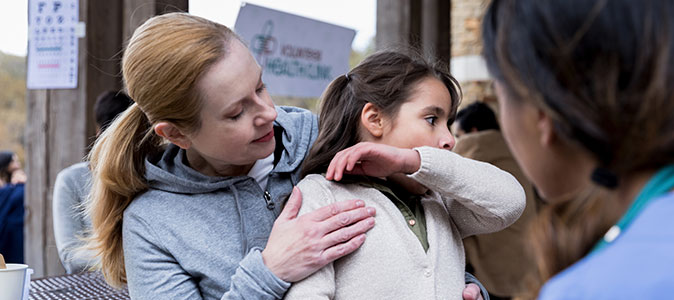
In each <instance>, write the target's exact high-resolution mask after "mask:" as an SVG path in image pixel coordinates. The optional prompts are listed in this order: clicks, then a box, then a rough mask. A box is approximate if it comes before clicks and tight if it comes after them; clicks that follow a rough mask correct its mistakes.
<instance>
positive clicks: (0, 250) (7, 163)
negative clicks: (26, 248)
mask: <svg viewBox="0 0 674 300" xmlns="http://www.w3.org/2000/svg"><path fill="white" fill-rule="evenodd" d="M25 182H26V174H25V173H24V171H23V169H22V168H21V162H20V161H19V159H18V157H17V156H16V154H14V153H13V152H11V151H0V254H2V255H3V256H4V257H5V261H6V262H8V263H19V264H22V263H23V262H24V261H23V223H24V200H23V199H24V196H23V195H24V183H25Z"/></svg>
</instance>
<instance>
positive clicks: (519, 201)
mask: <svg viewBox="0 0 674 300" xmlns="http://www.w3.org/2000/svg"><path fill="white" fill-rule="evenodd" d="M415 150H417V151H418V152H419V155H420V157H421V167H420V168H419V170H418V171H417V172H415V173H413V174H411V175H409V177H411V178H413V179H415V180H416V181H418V182H419V183H421V184H423V185H425V186H426V187H428V188H430V189H431V190H433V191H436V192H438V193H439V194H440V195H442V197H443V198H444V199H446V200H448V201H449V202H451V203H450V204H449V207H448V208H447V209H448V210H449V213H450V215H451V216H452V219H453V221H454V223H456V225H457V226H458V228H459V231H460V232H461V235H462V237H466V236H470V235H475V234H482V233H489V232H495V231H499V230H501V229H503V228H505V227H507V226H509V225H510V224H512V223H513V222H515V221H516V220H517V218H519V216H520V215H521V214H522V212H523V211H524V206H525V202H526V198H525V194H524V190H523V189H522V186H521V185H520V184H519V183H518V182H517V180H516V179H515V177H513V176H512V175H510V174H509V173H508V172H505V171H502V170H501V169H499V168H497V167H495V166H493V165H491V164H488V163H483V162H479V161H476V160H472V159H468V158H464V157H461V156H460V155H458V154H456V153H454V152H450V151H447V150H442V149H436V148H431V147H420V148H416V149H415Z"/></svg>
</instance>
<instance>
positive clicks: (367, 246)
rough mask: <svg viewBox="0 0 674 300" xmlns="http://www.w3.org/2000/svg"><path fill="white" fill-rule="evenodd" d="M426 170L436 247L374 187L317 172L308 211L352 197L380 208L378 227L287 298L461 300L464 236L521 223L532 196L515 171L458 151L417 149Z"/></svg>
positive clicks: (306, 182) (307, 187)
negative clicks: (425, 241)
mask: <svg viewBox="0 0 674 300" xmlns="http://www.w3.org/2000/svg"><path fill="white" fill-rule="evenodd" d="M416 150H417V151H418V152H419V154H420V155H421V168H420V169H419V170H418V171H417V172H416V173H414V174H412V175H409V176H410V177H411V178H413V179H415V180H417V181H418V182H420V183H421V184H423V185H425V186H426V187H428V188H429V189H430V190H431V191H430V192H429V193H427V195H425V196H424V197H423V198H422V199H421V202H422V205H423V207H424V212H425V215H426V226H427V233H428V242H429V248H428V252H425V251H424V249H423V247H422V246H421V243H420V242H419V240H418V239H417V237H416V236H415V235H414V233H413V232H412V231H411V230H410V229H409V228H408V226H407V223H406V222H405V219H404V217H403V215H402V213H401V212H400V210H399V209H398V208H397V207H396V206H395V204H393V203H392V202H391V200H389V199H388V198H387V197H386V196H385V195H383V194H382V193H380V192H379V191H378V190H376V189H374V188H368V187H363V186H361V185H358V184H340V183H336V182H333V181H328V180H326V179H325V178H324V177H323V176H320V175H309V176H307V177H306V178H304V179H303V180H302V181H301V182H300V183H299V184H298V187H299V188H300V190H301V191H302V198H303V199H304V200H303V204H302V208H301V210H300V214H304V213H307V212H310V211H313V210H316V209H318V208H320V207H323V206H325V205H328V204H330V203H334V202H337V201H341V200H347V199H362V200H363V201H365V203H366V205H368V206H372V207H375V208H376V209H377V215H376V217H375V227H374V228H373V229H372V230H370V231H369V232H368V233H367V238H366V240H365V243H364V244H363V245H362V246H361V247H360V248H359V249H358V250H356V251H355V252H354V253H352V254H350V255H348V256H345V257H343V258H341V259H339V260H337V261H335V262H334V263H331V264H329V265H327V266H325V267H324V268H323V269H321V270H319V271H318V272H316V273H314V274H313V275H311V276H309V277H307V278H306V279H304V280H302V281H300V282H297V283H294V284H293V285H292V286H291V288H290V290H289V291H288V292H287V293H286V296H285V299H461V293H462V291H463V289H464V286H465V282H464V271H465V258H464V250H463V244H462V242H461V240H462V239H463V238H464V237H466V236H470V235H474V234H482V233H488V232H494V231H498V230H501V229H503V228H505V227H506V226H508V225H510V224H511V223H513V222H515V220H517V218H518V217H519V216H520V214H521V213H522V211H523V210H524V205H525V195H524V191H523V190H522V187H521V186H520V185H519V183H518V182H517V180H515V178H514V177H513V176H511V175H510V174H508V173H507V172H504V171H501V170H500V169H498V168H496V167H494V166H492V165H490V164H487V163H482V162H479V161H475V160H471V159H467V158H463V157H461V156H459V155H457V154H455V153H453V152H450V151H446V150H440V149H435V148H430V147H422V148H417V149H416Z"/></svg>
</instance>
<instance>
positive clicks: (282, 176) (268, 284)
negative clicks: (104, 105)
mask: <svg viewBox="0 0 674 300" xmlns="http://www.w3.org/2000/svg"><path fill="white" fill-rule="evenodd" d="M276 110H277V112H278V117H277V118H276V121H275V124H274V125H275V128H274V129H275V138H276V151H275V155H274V156H275V160H274V162H275V166H274V169H273V170H272V171H271V173H270V175H269V181H268V184H267V192H268V194H267V193H265V191H263V190H262V189H261V188H260V186H259V185H258V184H257V183H256V181H255V180H254V179H253V178H251V177H249V176H236V177H210V176H206V175H204V174H201V173H199V172H197V171H195V170H193V169H191V168H190V167H188V166H186V165H185V164H184V161H185V152H184V151H183V150H182V149H180V148H178V147H177V146H175V145H169V146H168V147H167V148H166V150H165V151H164V152H163V153H160V154H159V155H157V156H155V157H149V158H148V159H147V160H146V161H145V168H146V178H147V181H148V184H149V190H147V191H146V192H144V193H143V194H141V195H139V196H137V197H136V198H135V199H134V200H133V201H132V202H131V204H130V205H129V207H128V208H127V209H126V210H125V211H124V221H123V244H124V260H125V267H126V275H127V280H128V287H129V293H130V295H131V297H132V298H133V299H276V298H281V297H283V294H284V293H285V292H286V290H287V289H288V287H289V286H290V283H288V282H284V281H283V280H281V279H279V278H278V277H276V276H275V275H274V274H273V273H272V272H271V271H270V270H269V269H268V268H267V267H266V266H265V265H264V263H263V261H262V255H261V250H262V249H263V248H264V247H265V245H266V243H267V238H268V237H269V233H270V232H271V228H272V225H273V224H274V220H275V219H276V217H277V216H278V215H279V213H280V212H281V209H282V206H283V203H284V201H285V200H286V199H287V197H288V195H289V194H290V192H291V191H292V188H293V186H294V185H295V184H296V183H297V182H298V181H299V179H300V178H299V176H300V174H299V166H300V164H301V163H302V161H303V159H304V157H305V156H306V155H307V153H308V151H309V149H310V147H311V144H312V143H313V141H314V139H315V138H316V135H317V132H318V129H317V119H316V117H315V116H314V115H313V114H311V113H310V112H309V111H306V110H303V109H299V108H294V107H277V109H276Z"/></svg>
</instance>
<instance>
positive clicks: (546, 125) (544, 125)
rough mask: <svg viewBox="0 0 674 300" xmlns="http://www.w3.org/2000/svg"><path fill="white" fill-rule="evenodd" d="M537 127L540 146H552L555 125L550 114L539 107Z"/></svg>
mask: <svg viewBox="0 0 674 300" xmlns="http://www.w3.org/2000/svg"><path fill="white" fill-rule="evenodd" d="M537 127H538V132H539V138H540V143H541V146H543V147H546V148H548V147H550V146H552V145H553V143H554V142H555V140H556V139H557V133H556V132H555V125H554V124H553V122H552V119H551V118H550V116H549V115H548V114H547V113H545V112H544V111H543V110H541V109H538V122H537Z"/></svg>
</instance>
